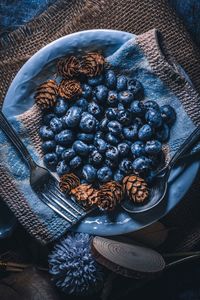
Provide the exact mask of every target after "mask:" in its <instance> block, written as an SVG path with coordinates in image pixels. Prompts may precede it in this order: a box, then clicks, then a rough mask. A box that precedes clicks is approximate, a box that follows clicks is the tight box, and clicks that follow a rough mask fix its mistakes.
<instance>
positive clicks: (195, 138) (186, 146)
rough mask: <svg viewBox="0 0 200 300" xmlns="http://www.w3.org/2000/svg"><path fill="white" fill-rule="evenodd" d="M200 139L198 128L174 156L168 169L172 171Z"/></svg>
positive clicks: (199, 128)
mask: <svg viewBox="0 0 200 300" xmlns="http://www.w3.org/2000/svg"><path fill="white" fill-rule="evenodd" d="M199 138H200V127H197V128H196V129H195V130H194V131H193V132H192V133H191V134H190V135H189V136H188V138H187V139H186V140H185V141H184V142H183V144H181V146H180V147H179V149H178V151H177V152H176V153H175V154H174V155H173V157H172V158H171V160H170V162H169V163H168V166H167V167H168V168H169V169H171V168H172V167H173V166H174V164H175V163H176V162H177V160H178V159H179V158H180V157H181V156H182V155H183V154H184V153H185V152H186V151H187V150H189V149H190V147H191V146H192V145H193V144H194V143H195V142H197V141H198V139H199Z"/></svg>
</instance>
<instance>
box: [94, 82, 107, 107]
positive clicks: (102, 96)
mask: <svg viewBox="0 0 200 300" xmlns="http://www.w3.org/2000/svg"><path fill="white" fill-rule="evenodd" d="M94 93H95V96H96V99H97V102H98V103H102V104H104V103H106V100H107V96H108V88H107V87H106V86H105V85H98V86H97V87H96V88H95V92H94Z"/></svg>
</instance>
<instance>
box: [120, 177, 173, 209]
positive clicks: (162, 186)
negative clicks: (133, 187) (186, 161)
mask: <svg viewBox="0 0 200 300" xmlns="http://www.w3.org/2000/svg"><path fill="white" fill-rule="evenodd" d="M167 176H168V174H167V173H166V174H164V175H162V176H157V177H155V180H154V181H153V184H152V186H151V188H150V190H149V197H148V199H147V201H146V202H144V203H142V204H136V203H134V202H133V201H130V200H129V199H128V198H125V199H124V201H123V202H122V204H121V206H122V208H123V209H124V210H125V211H127V212H129V213H142V212H145V211H148V210H149V209H152V208H153V207H155V206H156V205H158V204H159V203H160V202H161V201H162V200H163V199H164V197H165V195H166V192H167V186H168V181H167V179H168V178H167V179H166V177H167Z"/></svg>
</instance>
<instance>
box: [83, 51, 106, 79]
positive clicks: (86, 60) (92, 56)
mask: <svg viewBox="0 0 200 300" xmlns="http://www.w3.org/2000/svg"><path fill="white" fill-rule="evenodd" d="M104 65H105V58H104V57H103V56H102V55H101V54H99V53H95V52H91V53H88V54H87V55H85V56H83V59H82V61H81V69H80V72H81V73H83V74H85V75H86V76H89V77H93V76H97V75H100V74H101V73H102V72H103V69H104Z"/></svg>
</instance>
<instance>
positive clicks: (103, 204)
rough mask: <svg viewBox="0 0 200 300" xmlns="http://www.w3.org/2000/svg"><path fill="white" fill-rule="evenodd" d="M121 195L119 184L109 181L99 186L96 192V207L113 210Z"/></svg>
mask: <svg viewBox="0 0 200 300" xmlns="http://www.w3.org/2000/svg"><path fill="white" fill-rule="evenodd" d="M122 197H123V190H122V186H121V184H119V183H118V182H115V181H110V182H107V183H105V184H103V185H102V186H101V189H100V190H99V192H98V203H97V205H98V207H100V208H102V209H103V210H113V209H114V208H115V207H116V205H117V204H118V203H120V202H121V200H122Z"/></svg>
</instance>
